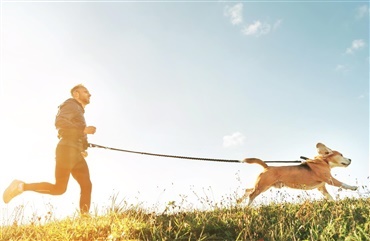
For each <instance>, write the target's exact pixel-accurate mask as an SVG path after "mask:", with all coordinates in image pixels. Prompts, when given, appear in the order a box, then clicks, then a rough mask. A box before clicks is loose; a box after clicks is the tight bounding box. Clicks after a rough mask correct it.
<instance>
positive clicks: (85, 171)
mask: <svg viewBox="0 0 370 241" xmlns="http://www.w3.org/2000/svg"><path fill="white" fill-rule="evenodd" d="M71 95H72V98H69V99H67V100H66V101H65V102H64V103H62V104H61V105H60V106H59V111H58V114H57V116H56V118H55V127H56V129H57V130H58V137H59V139H60V140H59V143H58V145H57V147H56V165H55V184H51V183H47V182H40V183H25V182H22V181H19V180H14V181H13V182H12V183H11V184H10V185H9V187H8V188H7V189H6V190H5V191H4V194H3V200H4V202H5V203H8V202H10V200H12V199H13V198H14V197H15V196H17V195H19V194H21V193H22V192H24V191H34V192H38V193H44V194H50V195H61V194H63V193H65V191H66V190H67V185H68V180H69V177H70V174H72V177H73V178H74V179H76V181H77V182H78V184H79V185H80V188H81V196H80V211H81V213H88V212H89V209H90V203H91V190H92V184H91V180H90V173H89V168H88V166H87V163H86V161H85V157H86V156H87V152H86V149H87V147H88V142H87V134H94V133H95V131H96V128H95V127H94V126H86V122H85V117H84V113H85V106H86V105H87V104H89V103H90V97H91V94H90V93H89V91H88V90H87V89H86V87H85V86H83V85H81V84H80V85H76V86H75V87H73V88H72V89H71Z"/></svg>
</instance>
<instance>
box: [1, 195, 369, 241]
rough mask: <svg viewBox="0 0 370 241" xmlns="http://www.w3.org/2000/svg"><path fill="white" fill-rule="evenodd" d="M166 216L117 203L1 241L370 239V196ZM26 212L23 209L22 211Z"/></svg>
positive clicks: (171, 206)
mask: <svg viewBox="0 0 370 241" xmlns="http://www.w3.org/2000/svg"><path fill="white" fill-rule="evenodd" d="M181 205H182V204H181V203H180V204H179V205H177V204H176V203H175V202H169V203H168V204H167V206H166V208H165V209H164V211H163V212H162V213H157V212H153V211H150V210H148V209H145V208H143V207H140V206H133V205H128V204H127V203H125V202H117V200H116V199H115V198H113V199H112V206H111V207H109V208H107V210H106V211H105V213H104V214H102V215H91V216H79V215H76V216H75V217H70V218H66V219H63V220H53V218H52V217H51V216H48V217H44V218H43V219H47V220H46V222H45V220H40V218H35V219H34V220H33V221H32V222H30V223H29V224H27V225H19V224H18V222H17V220H14V222H13V224H12V225H8V226H5V227H1V229H0V240H14V241H15V240H48V241H54V240H55V241H57V240H58V241H59V240H81V241H90V240H251V241H252V240H256V241H262V240H263V241H267V240H279V241H280V240H281V241H288V240H289V241H291V240H300V241H301V240H315V241H316V240H346V241H347V240H348V241H352V240H358V241H360V240H361V241H362V240H370V198H368V197H366V198H345V199H343V200H339V201H336V202H334V201H326V200H316V201H309V200H306V201H304V202H303V203H298V204H294V203H271V204H269V205H261V206H257V207H241V206H227V207H224V206H222V205H220V204H218V205H215V206H214V207H213V208H212V209H211V210H206V211H200V210H190V211H183V210H182V207H181ZM19 212H21V209H20V210H19Z"/></svg>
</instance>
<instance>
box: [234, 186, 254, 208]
mask: <svg viewBox="0 0 370 241" xmlns="http://www.w3.org/2000/svg"><path fill="white" fill-rule="evenodd" d="M252 191H253V188H248V189H246V190H245V192H244V195H243V196H242V197H241V198H238V199H237V200H236V203H237V204H240V203H241V202H243V200H244V199H246V198H247V197H248V196H249V194H250V193H251V192H252Z"/></svg>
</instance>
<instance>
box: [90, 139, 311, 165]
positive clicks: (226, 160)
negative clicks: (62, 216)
mask: <svg viewBox="0 0 370 241" xmlns="http://www.w3.org/2000/svg"><path fill="white" fill-rule="evenodd" d="M89 147H93V148H102V149H107V150H112V151H122V152H128V153H135V154H141V155H149V156H158V157H169V158H179V159H188V160H198V161H212V162H231V163H241V161H240V160H228V159H215V158H201V157H189V156H174V155H165V154H156V153H149V152H141V151H130V150H123V149H117V148H113V147H107V146H101V145H97V144H92V143H89ZM301 159H303V160H307V159H308V158H307V157H303V156H301ZM264 162H266V163H301V162H302V161H301V160H296V161H264Z"/></svg>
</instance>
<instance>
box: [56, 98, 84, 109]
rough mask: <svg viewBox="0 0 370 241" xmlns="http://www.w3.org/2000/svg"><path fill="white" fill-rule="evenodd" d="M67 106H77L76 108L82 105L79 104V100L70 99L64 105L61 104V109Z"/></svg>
mask: <svg viewBox="0 0 370 241" xmlns="http://www.w3.org/2000/svg"><path fill="white" fill-rule="evenodd" d="M65 105H69V106H70V105H75V106H79V105H80V103H78V101H77V100H75V99H73V98H69V99H67V100H65V101H64V102H63V103H62V104H60V106H59V107H62V106H65Z"/></svg>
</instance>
